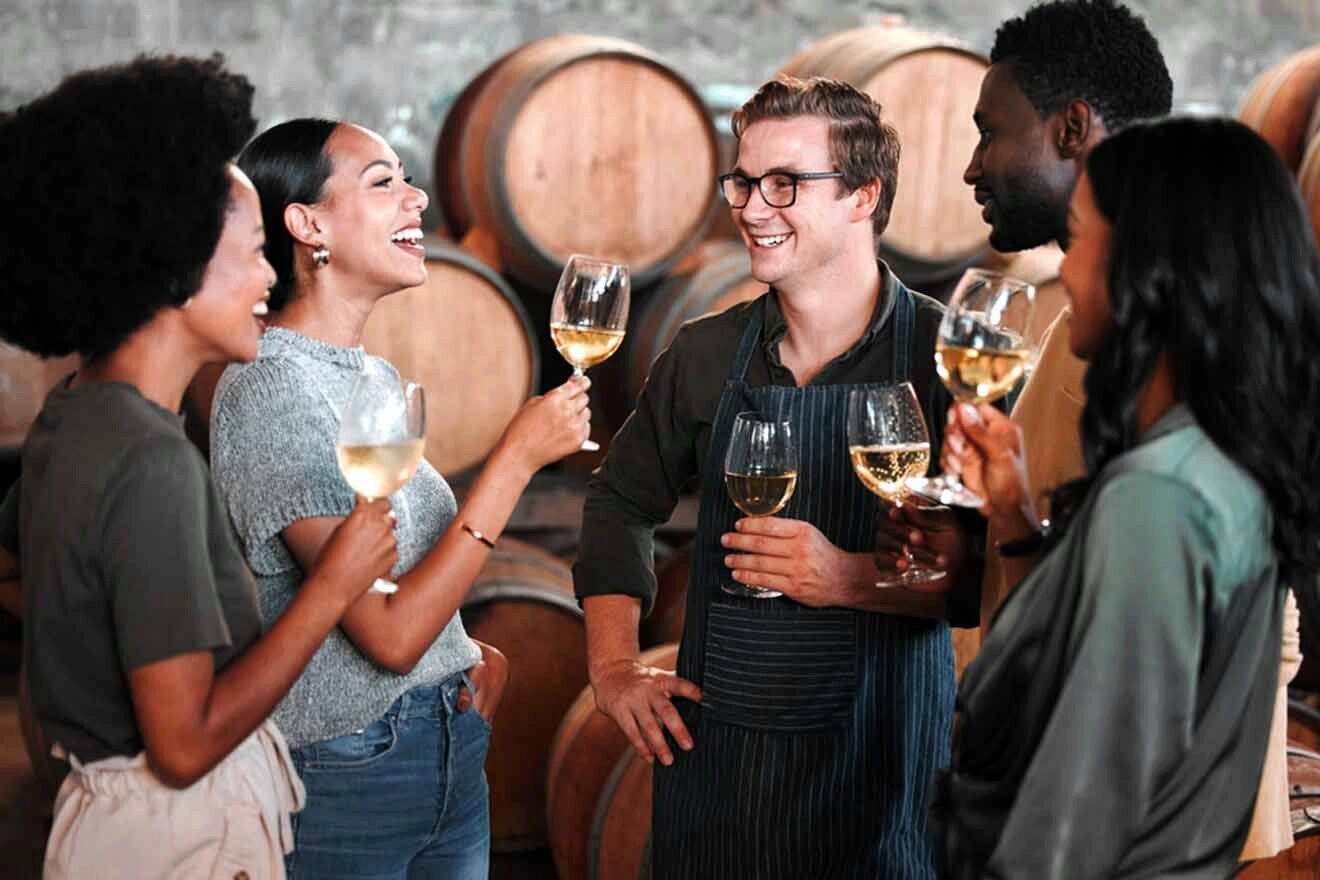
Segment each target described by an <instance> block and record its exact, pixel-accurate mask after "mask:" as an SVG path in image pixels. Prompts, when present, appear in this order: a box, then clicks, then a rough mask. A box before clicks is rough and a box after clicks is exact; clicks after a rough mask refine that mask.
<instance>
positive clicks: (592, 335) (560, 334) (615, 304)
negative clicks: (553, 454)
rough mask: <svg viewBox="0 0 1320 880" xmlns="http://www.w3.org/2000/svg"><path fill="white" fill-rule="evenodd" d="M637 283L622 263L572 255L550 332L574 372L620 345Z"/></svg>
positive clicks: (592, 446) (585, 445) (588, 445)
mask: <svg viewBox="0 0 1320 880" xmlns="http://www.w3.org/2000/svg"><path fill="white" fill-rule="evenodd" d="M630 286H631V283H630V280H629V275H628V267H627V266H625V265H624V264H622V263H614V262H610V261H609V260H598V259H595V258H593V257H584V256H582V255H581V254H574V255H573V256H571V257H569V258H568V262H567V263H566V264H565V265H564V271H563V273H562V274H561V275H560V276H559V284H558V285H557V286H556V287H555V296H554V300H553V301H552V302H551V304H550V337H551V339H553V340H554V343H555V348H556V349H558V350H559V354H560V355H562V356H563V358H564V360H566V361H568V362H569V363H570V364H572V365H573V375H574V376H582V375H584V374H585V373H586V370H587V368H588V367H594V366H595V365H596V364H598V363H600V362H601V361H603V360H605V359H606V358H608V357H609V356H610V355H612V354H614V353H615V352H616V351H618V350H619V346H620V345H622V344H623V336H624V333H625V332H626V331H627V327H628V300H629V288H630ZM581 448H582V450H583V451H586V452H595V451H596V450H598V449H600V444H598V443H596V442H594V441H592V440H584V441H583V442H582V447H581Z"/></svg>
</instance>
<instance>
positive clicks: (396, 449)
mask: <svg viewBox="0 0 1320 880" xmlns="http://www.w3.org/2000/svg"><path fill="white" fill-rule="evenodd" d="M425 445H426V395H425V394H424V393H423V391H422V387H421V386H420V385H416V384H414V383H412V382H409V383H408V384H407V385H401V384H400V383H399V381H398V379H396V378H395V377H394V376H393V375H392V374H391V373H390V372H389V371H387V370H386V369H385V368H383V367H379V366H375V365H374V364H373V363H372V362H371V361H368V362H367V365H366V366H365V367H364V368H363V371H362V375H360V376H358V378H357V381H356V382H354V384H353V392H352V394H351V395H350V396H349V400H348V405H347V406H346V407H345V408H344V413H343V415H342V417H341V418H340V422H339V437H338V439H337V441H336V443H335V457H336V458H337V459H338V460H339V471H340V473H342V474H343V475H344V480H345V482H347V483H348V485H349V486H350V487H351V488H352V489H353V491H354V492H356V493H357V494H359V495H361V496H362V497H363V498H366V499H367V500H368V501H375V500H376V499H377V498H386V497H388V496H390V495H393V494H394V493H395V492H397V491H399V490H400V489H402V488H403V486H404V484H406V483H407V482H408V481H409V480H411V479H412V475H413V474H414V473H415V472H416V471H417V465H418V464H420V463H421V460H422V452H423V450H424V448H425ZM398 589H399V586H398V584H395V583H393V582H392V581H387V580H385V579H384V578H377V579H376V580H375V582H373V583H372V585H371V591H372V592H374V593H393V592H396V591H397V590H398Z"/></svg>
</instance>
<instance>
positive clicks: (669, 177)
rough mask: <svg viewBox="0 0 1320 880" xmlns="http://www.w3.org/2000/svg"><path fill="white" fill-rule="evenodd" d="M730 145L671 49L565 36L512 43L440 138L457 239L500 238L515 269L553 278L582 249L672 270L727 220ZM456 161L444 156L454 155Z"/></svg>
mask: <svg viewBox="0 0 1320 880" xmlns="http://www.w3.org/2000/svg"><path fill="white" fill-rule="evenodd" d="M718 154H719V145H718V142H717V139H716V136H715V130H714V127H713V125H712V123H711V120H710V117H709V114H708V113H707V111H706V108H705V105H704V104H703V103H702V101H701V98H700V96H699V95H698V94H697V93H696V91H695V90H694V89H693V88H692V86H691V85H689V84H688V82H687V81H686V80H684V79H683V78H682V77H680V76H679V75H678V74H677V73H675V72H674V71H673V70H672V69H671V68H670V67H669V66H667V65H666V63H665V62H664V61H663V60H662V59H660V58H659V57H658V56H656V55H654V54H652V53H651V52H648V51H647V50H646V49H644V48H642V47H641V46H638V45H636V44H634V43H629V42H626V41H623V40H618V39H613V38H610V37H599V36H586V35H581V34H558V35H556V36H552V37H546V38H544V39H541V40H536V41H534V42H531V43H528V44H527V45H525V46H523V47H521V48H519V49H517V50H515V51H513V52H510V53H509V54H507V55H505V56H504V57H502V58H500V59H499V60H498V61H496V62H495V63H494V64H492V65H491V66H490V67H488V68H487V69H486V70H485V71H483V72H482V73H481V74H480V75H479V76H478V77H477V79H476V80H475V81H474V82H473V83H472V84H470V85H469V87H468V88H467V89H465V90H464V92H463V93H460V95H459V98H458V99H457V101H456V102H455V105H454V107H453V108H452V109H451V111H450V113H449V115H448V116H447V117H446V119H445V122H444V125H443V126H442V128H441V131H440V135H439V138H438V140H437V144H436V165H437V169H436V178H435V179H436V180H437V181H445V182H447V186H445V187H444V188H443V189H444V191H443V192H441V193H439V194H438V195H439V198H440V202H441V209H442V211H443V213H444V215H445V217H446V219H447V222H448V223H449V225H450V229H451V230H452V232H453V234H454V237H455V238H462V237H464V236H465V235H467V234H468V233H469V232H470V231H472V230H473V229H474V228H475V229H478V230H482V231H484V233H486V234H488V235H489V236H491V237H493V239H494V247H495V250H496V252H497V253H498V255H499V259H500V262H501V268H502V269H503V270H505V271H507V272H508V273H509V274H510V275H512V276H513V277H515V278H517V279H518V280H520V281H522V282H524V283H526V284H528V285H530V286H531V287H533V288H535V289H538V290H547V291H548V290H550V289H553V287H554V283H555V281H556V279H557V278H558V276H559V272H560V270H561V268H562V267H563V264H564V262H565V260H566V259H567V258H568V256H569V255H570V254H573V253H589V254H593V255H595V256H601V257H607V258H611V259H618V260H622V261H624V262H626V263H628V264H629V266H630V268H631V269H632V276H633V284H634V286H635V287H643V286H645V285H647V284H648V283H650V282H651V281H653V280H655V279H656V278H659V277H660V276H661V275H663V274H664V272H665V271H666V269H667V268H668V267H669V266H671V265H673V264H674V263H675V262H677V261H678V260H679V259H680V258H681V257H682V256H683V254H684V253H686V252H687V251H688V250H690V249H691V248H692V247H694V246H695V245H696V244H697V243H698V242H699V241H700V240H701V238H702V236H703V233H704V231H705V228H706V226H707V225H708V224H709V223H710V221H711V219H712V218H713V212H714V210H715V209H716V205H715V195H716V194H715V183H714V181H715V175H716V174H717V173H718V170H717V164H718ZM440 166H444V167H440Z"/></svg>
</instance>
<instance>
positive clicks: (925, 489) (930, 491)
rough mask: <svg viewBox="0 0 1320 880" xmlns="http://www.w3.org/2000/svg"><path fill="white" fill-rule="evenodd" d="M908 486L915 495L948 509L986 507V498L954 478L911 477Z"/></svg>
mask: <svg viewBox="0 0 1320 880" xmlns="http://www.w3.org/2000/svg"><path fill="white" fill-rule="evenodd" d="M906 485H907V487H908V489H909V490H911V492H912V493H913V494H914V495H920V496H921V497H922V498H925V499H926V500H927V501H934V502H935V503H936V504H943V505H945V506H946V507H972V508H976V507H982V506H984V505H985V499H984V498H982V497H981V496H980V495H977V494H976V493H975V492H973V491H972V490H971V489H968V488H967V487H966V486H964V485H963V484H962V482H961V481H959V480H957V479H955V478H953V477H949V476H940V477H911V478H909V479H908V481H907V484H906Z"/></svg>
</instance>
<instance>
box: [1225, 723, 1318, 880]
mask: <svg viewBox="0 0 1320 880" xmlns="http://www.w3.org/2000/svg"><path fill="white" fill-rule="evenodd" d="M1288 794H1289V797H1288V800H1289V804H1290V812H1291V814H1292V831H1293V845H1292V846H1291V847H1290V848H1289V849H1286V850H1284V851H1283V852H1281V853H1279V854H1278V855H1276V856H1274V857H1272V858H1268V859H1260V860H1258V861H1255V862H1251V863H1250V864H1249V865H1247V866H1246V867H1244V868H1243V869H1242V870H1240V871H1239V872H1238V873H1237V874H1235V875H1234V876H1235V877H1236V878H1238V880H1316V878H1317V877H1320V753H1316V752H1313V751H1311V750H1310V749H1306V748H1302V747H1301V746H1298V745H1296V744H1295V743H1289V745H1288Z"/></svg>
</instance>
